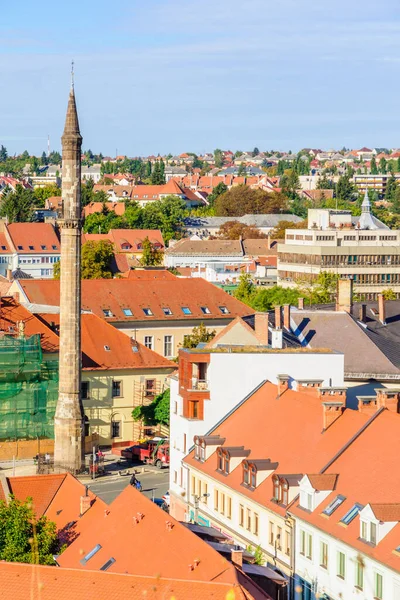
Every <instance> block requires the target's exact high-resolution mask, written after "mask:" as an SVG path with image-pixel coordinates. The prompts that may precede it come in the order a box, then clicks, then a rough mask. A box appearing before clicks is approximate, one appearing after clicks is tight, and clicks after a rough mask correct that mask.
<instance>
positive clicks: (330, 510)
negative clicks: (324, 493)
mask: <svg viewBox="0 0 400 600" xmlns="http://www.w3.org/2000/svg"><path fill="white" fill-rule="evenodd" d="M345 500H346V498H345V497H344V496H340V495H339V496H336V498H335V499H334V500H332V502H331V503H330V504H328V506H327V507H326V508H325V510H323V511H322V512H323V514H324V515H328V517H330V516H331V514H332V513H334V512H335V510H336V509H337V508H338V506H340V505H341V504H342V502H344V501H345Z"/></svg>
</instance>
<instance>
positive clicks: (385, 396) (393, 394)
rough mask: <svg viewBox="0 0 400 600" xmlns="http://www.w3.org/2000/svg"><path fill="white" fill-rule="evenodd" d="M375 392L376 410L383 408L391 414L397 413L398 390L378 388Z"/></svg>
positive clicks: (399, 392)
mask: <svg viewBox="0 0 400 600" xmlns="http://www.w3.org/2000/svg"><path fill="white" fill-rule="evenodd" d="M375 392H376V408H377V410H379V409H380V408H382V407H384V408H387V409H388V410H390V411H391V412H394V413H398V412H399V398H400V390H398V389H397V390H390V389H388V388H378V389H376V390H375Z"/></svg>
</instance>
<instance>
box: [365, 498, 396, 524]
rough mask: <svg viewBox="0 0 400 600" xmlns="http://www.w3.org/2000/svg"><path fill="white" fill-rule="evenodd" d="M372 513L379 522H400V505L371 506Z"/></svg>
mask: <svg viewBox="0 0 400 600" xmlns="http://www.w3.org/2000/svg"><path fill="white" fill-rule="evenodd" d="M371 508H372V512H373V513H374V515H375V517H376V518H377V519H379V521H384V522H386V523H390V522H394V521H400V503H399V502H397V503H396V504H371Z"/></svg>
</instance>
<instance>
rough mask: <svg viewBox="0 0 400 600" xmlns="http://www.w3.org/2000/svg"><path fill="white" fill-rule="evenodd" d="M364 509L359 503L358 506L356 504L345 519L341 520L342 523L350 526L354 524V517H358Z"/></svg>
mask: <svg viewBox="0 0 400 600" xmlns="http://www.w3.org/2000/svg"><path fill="white" fill-rule="evenodd" d="M362 508H363V506H362V505H361V504H358V502H356V504H354V506H352V508H351V509H350V510H349V511H348V512H347V513H346V514H345V515H344V517H343V519H341V520H340V522H341V523H344V524H345V525H348V524H349V523H351V522H352V520H353V519H354V517H356V516H357V515H358V513H359V512H360V510H361V509H362Z"/></svg>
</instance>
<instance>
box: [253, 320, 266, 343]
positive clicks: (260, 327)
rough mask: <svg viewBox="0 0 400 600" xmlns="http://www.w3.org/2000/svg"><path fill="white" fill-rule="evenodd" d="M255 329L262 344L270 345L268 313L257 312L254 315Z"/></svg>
mask: <svg viewBox="0 0 400 600" xmlns="http://www.w3.org/2000/svg"><path fill="white" fill-rule="evenodd" d="M254 330H255V332H256V336H257V339H258V341H259V342H260V344H261V345H262V346H268V313H262V312H257V313H256V314H255V315H254Z"/></svg>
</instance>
